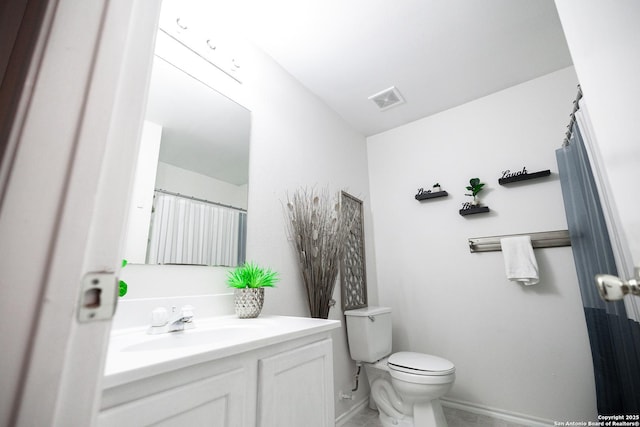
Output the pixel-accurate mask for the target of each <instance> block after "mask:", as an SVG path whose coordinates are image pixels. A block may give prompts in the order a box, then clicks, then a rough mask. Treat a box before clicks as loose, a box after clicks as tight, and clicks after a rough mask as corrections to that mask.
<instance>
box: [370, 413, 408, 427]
mask: <svg viewBox="0 0 640 427" xmlns="http://www.w3.org/2000/svg"><path fill="white" fill-rule="evenodd" d="M378 413H379V414H380V415H378V419H379V420H380V424H382V427H415V424H414V422H413V417H409V416H406V417H405V418H403V419H402V420H398V419H395V418H392V417H390V416H388V415H386V414H385V413H384V412H382V411H378Z"/></svg>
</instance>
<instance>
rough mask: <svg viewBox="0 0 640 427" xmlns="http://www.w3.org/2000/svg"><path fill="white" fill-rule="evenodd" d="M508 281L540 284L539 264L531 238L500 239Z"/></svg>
mask: <svg viewBox="0 0 640 427" xmlns="http://www.w3.org/2000/svg"><path fill="white" fill-rule="evenodd" d="M500 245H501V246H502V255H503V256H504V267H505V271H506V273H507V279H509V280H511V281H514V282H519V283H522V284H524V285H535V284H536V283H538V280H539V279H538V263H537V262H536V257H535V255H534V254H533V247H532V246H531V236H517V237H505V238H503V239H500Z"/></svg>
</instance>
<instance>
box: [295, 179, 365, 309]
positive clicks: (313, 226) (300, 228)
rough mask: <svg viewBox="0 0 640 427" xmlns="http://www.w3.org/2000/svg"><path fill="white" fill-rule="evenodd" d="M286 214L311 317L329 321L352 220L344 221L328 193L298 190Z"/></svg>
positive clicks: (338, 207) (335, 200)
mask: <svg viewBox="0 0 640 427" xmlns="http://www.w3.org/2000/svg"><path fill="white" fill-rule="evenodd" d="M286 214H287V217H288V220H289V221H288V222H287V224H288V230H289V233H290V236H291V239H292V241H293V245H294V248H295V250H296V255H297V259H298V265H299V266H300V273H301V275H302V280H303V282H304V286H305V288H306V291H307V299H308V304H309V311H310V314H311V317H317V318H323V319H326V318H328V317H329V310H330V308H331V306H332V305H334V304H335V301H334V300H333V290H334V288H335V284H336V279H337V276H338V271H339V269H340V259H341V256H342V251H343V248H344V242H345V237H346V233H347V232H348V230H349V226H350V223H352V222H353V220H351V221H349V220H348V219H347V220H345V219H344V218H342V216H341V215H340V204H339V202H338V199H337V198H335V199H333V198H331V197H330V196H329V192H328V191H327V190H324V191H321V192H317V191H315V190H308V189H298V190H296V191H295V192H294V193H293V196H291V197H289V196H287V208H286Z"/></svg>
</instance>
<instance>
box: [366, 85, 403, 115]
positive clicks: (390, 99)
mask: <svg viewBox="0 0 640 427" xmlns="http://www.w3.org/2000/svg"><path fill="white" fill-rule="evenodd" d="M369 99H370V100H372V101H373V102H375V103H376V105H377V106H378V108H380V111H385V110H388V109H389V108H391V107H395V106H396V105H400V104H404V98H403V97H402V95H400V92H399V91H398V89H396V87H395V86H391V87H390V88H389V89H385V90H383V91H382V92H378V93H376V94H375V95H371V96H370V97H369Z"/></svg>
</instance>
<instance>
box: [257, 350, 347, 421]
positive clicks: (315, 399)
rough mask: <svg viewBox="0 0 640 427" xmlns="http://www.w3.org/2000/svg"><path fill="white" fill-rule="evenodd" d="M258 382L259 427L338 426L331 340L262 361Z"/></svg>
mask: <svg viewBox="0 0 640 427" xmlns="http://www.w3.org/2000/svg"><path fill="white" fill-rule="evenodd" d="M258 382H259V392H258V424H257V425H258V426H259V427H299V426H305V427H326V426H332V425H334V423H335V420H334V407H333V356H332V350H331V340H329V339H326V340H323V341H320V342H317V343H313V344H309V345H306V346H302V347H299V348H296V349H293V350H291V351H287V352H283V353H279V354H276V355H274V356H271V357H267V358H264V359H261V360H260V362H259V377H258Z"/></svg>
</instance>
